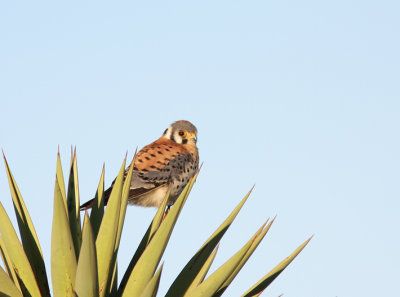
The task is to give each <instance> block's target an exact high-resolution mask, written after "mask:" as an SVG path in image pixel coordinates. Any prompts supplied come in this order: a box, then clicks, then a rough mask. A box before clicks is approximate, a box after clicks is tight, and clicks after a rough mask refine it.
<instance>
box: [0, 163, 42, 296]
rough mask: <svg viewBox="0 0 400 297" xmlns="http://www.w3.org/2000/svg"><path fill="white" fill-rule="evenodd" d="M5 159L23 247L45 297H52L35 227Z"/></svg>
mask: <svg viewBox="0 0 400 297" xmlns="http://www.w3.org/2000/svg"><path fill="white" fill-rule="evenodd" d="M3 157H4V163H5V165H6V172H7V177H8V183H9V186H10V192H11V197H12V200H13V204H14V210H15V215H16V217H17V222H18V227H19V233H20V235H21V241H22V246H23V248H24V250H25V253H26V256H27V258H28V260H29V263H30V265H31V267H32V270H33V273H34V274H35V276H36V279H37V283H38V285H39V289H40V291H41V293H42V295H43V296H50V289H49V284H48V282H47V274H46V269H45V265H44V260H43V254H42V249H41V248H40V244H39V239H38V237H37V234H36V230H35V227H34V226H33V223H32V220H31V217H30V215H29V212H28V210H27V208H26V206H25V202H24V199H23V198H22V195H21V192H20V191H19V189H18V186H17V183H16V182H15V180H14V177H13V175H12V173H11V170H10V168H9V166H8V163H7V160H6V158H5V156H4V155H3Z"/></svg>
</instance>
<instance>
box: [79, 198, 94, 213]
mask: <svg viewBox="0 0 400 297" xmlns="http://www.w3.org/2000/svg"><path fill="white" fill-rule="evenodd" d="M93 203H94V199H91V200H89V201H87V202H85V203H83V204H82V205H81V206H80V208H79V210H81V211H83V210H84V211H86V210H88V209H90V208H92V206H93Z"/></svg>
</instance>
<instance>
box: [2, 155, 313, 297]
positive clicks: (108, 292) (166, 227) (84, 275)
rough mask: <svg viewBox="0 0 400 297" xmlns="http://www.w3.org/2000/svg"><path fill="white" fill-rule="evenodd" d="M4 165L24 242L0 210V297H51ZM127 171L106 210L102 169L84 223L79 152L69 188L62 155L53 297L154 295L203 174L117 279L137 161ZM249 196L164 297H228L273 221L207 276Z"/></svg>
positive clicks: (157, 221)
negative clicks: (171, 241)
mask: <svg viewBox="0 0 400 297" xmlns="http://www.w3.org/2000/svg"><path fill="white" fill-rule="evenodd" d="M4 161H5V165H6V172H7V176H8V181H9V185H10V191H11V197H12V200H13V204H14V209H15V214H16V218H17V223H18V229H19V237H18V235H17V233H16V231H15V229H14V227H13V225H12V223H11V221H10V219H9V217H8V215H7V213H6V212H5V210H4V208H3V205H2V204H1V203H0V254H1V257H2V260H3V264H4V265H3V266H4V268H2V267H0V296H10V297H21V296H24V297H25V296H31V297H41V296H43V297H47V296H51V293H50V286H49V280H48V275H47V271H46V268H45V262H44V258H43V253H42V250H41V247H40V244H39V239H38V237H37V234H36V231H35V228H34V226H33V223H32V220H31V218H30V215H29V212H28V210H27V208H26V206H25V203H24V200H23V198H22V195H21V193H20V191H19V189H18V187H17V184H16V182H15V180H14V177H13V175H12V173H11V170H10V168H9V166H8V164H7V161H6V159H5V157H4ZM125 167H126V158H125V160H124V161H123V164H122V166H121V169H120V171H119V174H118V176H117V178H116V179H115V183H114V186H113V190H112V193H111V196H110V198H109V201H108V204H107V207H106V208H105V206H104V168H103V171H102V173H101V177H100V182H99V185H98V188H97V191H96V194H95V200H94V205H93V208H92V211H91V213H90V216H89V215H88V213H87V212H85V213H84V217H83V220H82V219H81V212H80V209H79V205H80V199H79V186H78V170H77V161H76V152H73V153H72V154H71V163H70V167H69V178H68V183H67V186H66V184H65V183H64V177H63V171H62V167H61V161H60V155H59V154H58V155H57V169H56V180H55V186H54V211H53V225H52V235H51V281H52V283H51V284H52V286H51V287H52V295H53V296H55V297H64V296H80V297H86V296H87V297H105V296H113V297H114V296H115V297H126V296H138V297H139V296H141V297H147V296H156V294H157V290H158V285H159V282H160V278H161V274H162V269H163V264H160V261H161V258H162V255H163V253H164V250H165V249H166V247H167V244H168V241H169V238H170V236H171V233H172V231H173V229H174V226H175V223H176V222H177V219H178V217H179V214H180V213H181V211H182V208H183V206H184V204H185V201H186V199H187V198H188V195H189V193H190V191H191V189H192V187H193V184H194V183H195V181H196V178H197V175H198V173H197V174H196V175H195V176H194V177H193V178H192V179H191V180H190V181H189V183H188V184H187V186H186V187H185V188H184V190H183V192H182V193H181V195H180V196H179V198H178V199H177V200H176V202H175V204H174V205H173V206H172V207H171V208H170V209H169V210H168V208H167V207H166V206H167V205H166V203H167V200H168V195H169V194H167V196H166V197H165V199H164V201H163V204H162V205H161V206H160V208H159V209H158V211H157V213H156V214H155V216H154V218H153V220H152V222H151V224H150V225H149V227H148V229H147V231H146V233H145V235H144V236H143V238H142V240H141V242H140V244H139V246H138V248H137V249H136V252H135V253H134V254H133V256H132V259H131V261H130V263H129V265H128V268H127V270H126V271H125V273H124V274H123V276H122V278H121V280H119V279H118V272H119V271H118V261H117V254H118V249H119V244H120V239H121V234H122V229H123V225H124V219H125V214H126V207H127V202H128V194H129V186H130V180H131V177H132V168H133V164H132V162H131V164H130V165H129V167H128V168H129V169H128V171H125ZM250 192H251V191H250ZM250 192H249V193H248V194H247V195H246V196H245V197H244V198H243V199H242V200H241V201H240V203H239V204H238V205H237V206H236V208H235V209H234V210H233V211H232V212H231V214H230V215H229V216H228V217H227V218H226V219H225V220H224V221H223V223H222V224H221V225H220V226H219V227H218V228H217V229H216V230H215V232H214V233H213V234H212V235H211V236H210V237H209V238H208V239H207V241H206V242H204V244H203V245H202V246H201V247H200V248H199V250H198V251H197V252H196V254H195V255H194V256H193V257H192V258H191V259H190V260H189V262H188V263H187V264H186V266H185V267H183V269H182V271H181V272H180V274H179V275H178V276H177V277H176V278H175V280H174V282H173V283H172V284H171V286H170V288H169V290H168V292H167V293H166V296H167V297H179V296H185V297H198V296H221V295H222V294H223V293H224V292H225V290H226V288H227V287H228V286H229V285H230V283H231V282H232V281H233V280H234V278H235V276H236V275H237V274H238V273H239V271H240V269H241V268H242V267H243V265H244V264H245V263H246V261H247V260H248V259H249V257H250V256H251V255H252V253H253V252H254V250H255V249H256V248H257V246H258V244H259V243H260V242H261V240H262V239H263V238H264V236H265V235H266V234H267V232H268V230H269V229H270V227H271V225H272V223H273V222H274V220H270V221H269V220H267V222H265V223H264V224H263V225H262V226H261V227H260V228H259V229H258V230H257V231H256V232H255V233H254V234H253V235H252V236H251V237H250V239H249V240H248V242H247V243H245V244H244V245H243V247H241V248H240V249H238V251H237V252H236V253H235V254H234V255H233V256H232V257H231V258H230V259H229V260H227V261H226V262H225V263H224V264H223V265H221V266H220V267H219V268H216V269H215V271H214V272H213V273H211V274H210V275H208V272H209V269H210V267H211V265H212V263H213V260H214V258H215V256H216V253H217V251H218V246H219V242H220V240H221V239H222V237H223V236H224V234H225V232H226V231H227V230H228V228H229V227H230V225H231V224H232V222H233V220H234V219H235V218H236V216H237V214H238V213H239V211H240V209H241V208H242V206H243V205H244V203H245V202H246V200H247V198H248V197H249V195H250ZM82 221H83V223H82ZM310 239H311V238H310ZM310 239H308V240H307V241H306V242H304V243H303V244H302V245H300V246H299V247H298V248H297V249H296V250H295V251H294V252H293V253H292V254H291V255H290V256H289V257H287V258H286V259H284V260H283V261H282V262H281V263H280V264H279V265H277V266H276V267H275V268H273V269H272V270H271V271H270V272H269V273H267V274H266V275H265V276H264V277H263V278H262V279H260V280H259V281H258V282H256V283H255V284H254V285H253V286H252V287H251V288H250V289H248V290H247V291H244V292H239V293H238V294H237V295H238V296H239V295H241V296H245V297H250V296H259V295H260V294H261V292H262V291H263V290H264V289H265V288H266V287H267V286H268V285H269V284H270V283H271V282H272V281H273V280H274V279H275V278H276V277H277V276H278V275H279V274H280V273H281V272H282V271H283V270H284V269H285V268H286V267H287V266H288V265H289V264H290V262H291V261H292V260H293V259H294V258H295V257H296V256H297V255H298V254H299V253H300V252H301V250H302V249H303V248H304V247H305V246H306V245H307V243H308V242H309V241H310Z"/></svg>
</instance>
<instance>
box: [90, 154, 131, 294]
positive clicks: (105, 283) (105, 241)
mask: <svg viewBox="0 0 400 297" xmlns="http://www.w3.org/2000/svg"><path fill="white" fill-rule="evenodd" d="M125 162H126V160H124V162H123V164H122V166H121V169H120V171H119V174H118V176H117V178H116V180H115V183H114V186H113V189H112V192H111V196H110V199H109V200H108V205H107V209H106V211H105V212H104V216H103V220H102V222H101V225H100V229H99V233H98V235H97V238H96V250H97V268H98V280H99V291H100V296H101V297H102V296H105V295H106V292H107V288H109V281H111V278H110V276H109V274H110V271H112V270H113V268H114V267H113V257H114V248H115V240H116V238H117V233H118V224H119V216H120V209H121V196H122V186H123V180H124V171H125Z"/></svg>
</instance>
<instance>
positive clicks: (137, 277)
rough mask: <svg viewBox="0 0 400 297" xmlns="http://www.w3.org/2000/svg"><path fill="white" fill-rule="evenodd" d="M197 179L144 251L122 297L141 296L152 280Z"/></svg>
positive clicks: (192, 181)
mask: <svg viewBox="0 0 400 297" xmlns="http://www.w3.org/2000/svg"><path fill="white" fill-rule="evenodd" d="M196 177H197V175H195V176H194V177H193V178H192V179H191V180H190V181H189V183H188V184H187V185H186V187H185V188H184V189H183V191H182V193H181V194H180V196H179V197H178V199H177V200H176V202H175V204H174V205H173V207H172V208H171V210H170V211H169V213H168V215H167V216H166V217H165V219H164V220H163V222H162V223H161V225H160V227H159V228H158V230H157V231H156V233H155V234H154V236H153V238H152V239H151V241H150V243H149V244H148V246H147V247H146V249H145V250H144V252H143V254H142V256H141V257H140V258H139V260H138V261H137V263H136V265H135V267H134V269H133V271H132V273H131V275H130V277H129V280H128V282H127V284H126V287H125V290H124V291H123V293H122V296H136V295H139V294H141V293H142V292H143V290H144V288H145V287H146V285H147V283H148V282H149V281H150V279H151V278H152V276H153V274H154V272H155V270H156V268H157V266H158V264H159V262H160V259H161V256H162V254H163V252H164V250H165V247H166V245H167V243H168V240H169V238H170V236H171V232H172V230H173V228H174V226H175V223H176V220H177V219H178V216H179V214H180V212H181V210H182V207H183V205H184V204H185V202H186V199H187V196H188V194H189V191H190V189H191V188H192V186H193V184H194V182H195V180H196Z"/></svg>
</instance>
